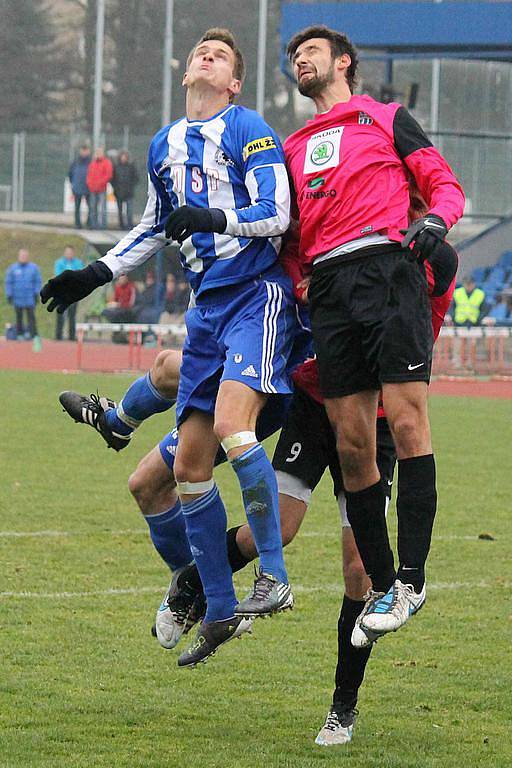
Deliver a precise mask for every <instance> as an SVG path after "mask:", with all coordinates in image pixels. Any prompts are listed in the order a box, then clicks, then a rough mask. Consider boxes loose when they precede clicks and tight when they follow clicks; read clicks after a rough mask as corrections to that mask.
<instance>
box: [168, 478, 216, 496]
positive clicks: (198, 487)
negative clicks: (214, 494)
mask: <svg viewBox="0 0 512 768" xmlns="http://www.w3.org/2000/svg"><path fill="white" fill-rule="evenodd" d="M214 485H215V482H214V480H213V477H211V478H210V479H209V480H203V481H202V482H201V483H187V481H184V482H183V483H176V487H177V489H178V493H179V494H180V496H181V495H182V494H187V493H193V494H196V493H208V491H211V490H212V488H213V486H214Z"/></svg>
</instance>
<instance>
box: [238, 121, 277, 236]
mask: <svg viewBox="0 0 512 768" xmlns="http://www.w3.org/2000/svg"><path fill="white" fill-rule="evenodd" d="M239 152H240V154H241V158H239V161H240V159H241V162H242V166H243V173H244V179H245V184H246V187H247V190H248V192H249V194H250V196H251V200H250V204H249V205H245V206H240V207H237V208H233V209H229V210H226V211H225V214H226V218H227V227H226V233H227V234H229V235H234V236H242V237H275V236H276V235H282V234H284V232H286V230H287V229H288V226H289V223H290V186H289V182H288V174H287V172H286V167H285V160H284V152H283V148H282V146H281V143H280V141H279V139H278V138H277V136H276V134H275V133H274V131H273V130H272V129H271V128H270V127H269V126H268V125H267V123H266V122H265V121H264V120H263V118H262V117H261V116H260V115H258V114H256V113H255V112H250V111H247V112H246V114H245V120H244V122H243V126H242V130H241V131H240V147H239Z"/></svg>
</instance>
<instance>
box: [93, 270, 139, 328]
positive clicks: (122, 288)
mask: <svg viewBox="0 0 512 768" xmlns="http://www.w3.org/2000/svg"><path fill="white" fill-rule="evenodd" d="M136 299H137V288H136V287H135V283H132V281H131V280H130V279H129V278H128V275H124V274H122V275H119V278H118V279H117V281H116V284H115V287H114V296H113V299H112V301H110V302H109V303H108V304H107V307H106V309H104V310H103V312H102V315H103V317H105V318H106V319H107V320H108V321H109V322H110V323H131V322H133V319H134V306H135V301H136Z"/></svg>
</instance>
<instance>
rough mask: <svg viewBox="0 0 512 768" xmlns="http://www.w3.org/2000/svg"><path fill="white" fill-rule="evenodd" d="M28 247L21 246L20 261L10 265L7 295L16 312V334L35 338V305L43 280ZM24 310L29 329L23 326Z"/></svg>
mask: <svg viewBox="0 0 512 768" xmlns="http://www.w3.org/2000/svg"><path fill="white" fill-rule="evenodd" d="M29 255H30V254H29V252H28V249H27V248H20V250H19V251H18V261H17V262H16V263H14V264H11V265H10V267H8V269H7V272H6V275H5V295H6V296H7V301H8V302H9V304H12V305H13V307H14V309H15V313H16V334H17V337H22V336H23V335H24V334H25V337H26V338H31V339H33V338H34V336H37V335H38V334H37V325H36V315H35V306H36V303H37V299H38V296H39V291H40V290H41V286H42V284H43V281H42V279H41V271H40V269H39V267H38V266H37V264H34V263H33V262H32V261H29ZM23 312H25V314H26V318H27V323H28V330H26V331H25V329H24V327H23Z"/></svg>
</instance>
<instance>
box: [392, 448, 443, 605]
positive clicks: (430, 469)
mask: <svg viewBox="0 0 512 768" xmlns="http://www.w3.org/2000/svg"><path fill="white" fill-rule="evenodd" d="M436 506H437V493H436V465H435V462H434V457H433V455H432V454H431V453H430V454H428V455H427V456H414V457H413V458H412V459H400V460H399V462H398V497H397V502H396V511H397V515H398V556H399V559H400V568H399V571H398V578H399V579H400V581H401V582H403V583H404V584H412V585H413V587H414V589H415V591H416V592H421V590H422V589H423V585H424V583H425V563H426V560H427V557H428V553H429V550H430V541H431V538H432V527H433V525H434V517H435V514H436Z"/></svg>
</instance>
